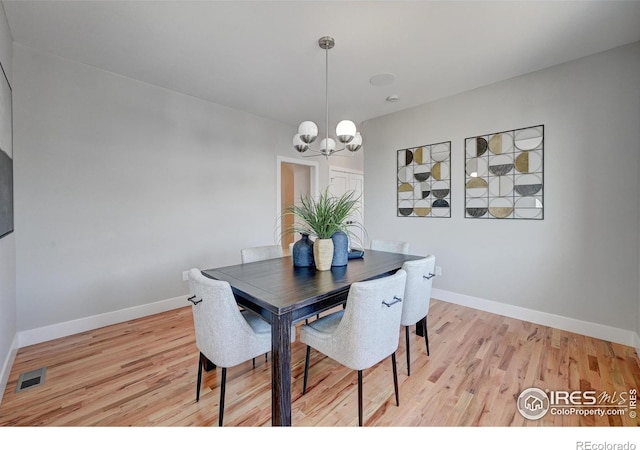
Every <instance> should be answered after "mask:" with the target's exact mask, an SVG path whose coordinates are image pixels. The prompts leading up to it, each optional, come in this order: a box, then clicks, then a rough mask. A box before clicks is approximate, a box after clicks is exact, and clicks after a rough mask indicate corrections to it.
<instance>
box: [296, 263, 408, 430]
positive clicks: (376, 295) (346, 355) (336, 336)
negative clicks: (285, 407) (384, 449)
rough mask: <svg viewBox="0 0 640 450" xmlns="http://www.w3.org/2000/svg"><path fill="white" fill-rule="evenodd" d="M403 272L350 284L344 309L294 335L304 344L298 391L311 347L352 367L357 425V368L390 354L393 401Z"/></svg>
mask: <svg viewBox="0 0 640 450" xmlns="http://www.w3.org/2000/svg"><path fill="white" fill-rule="evenodd" d="M406 278H407V274H406V272H405V271H404V270H402V269H400V270H398V271H397V272H396V273H395V274H393V275H389V276H387V277H384V278H378V279H375V280H371V281H362V282H357V283H353V284H352V285H351V287H350V288H349V294H348V295H347V304H346V308H345V309H344V310H341V311H337V312H334V313H331V314H328V315H326V316H324V317H322V318H320V319H318V320H315V321H313V322H311V323H310V324H308V325H302V326H301V327H300V340H301V341H302V342H303V343H305V344H306V345H307V356H306V360H305V366H304V385H303V390H302V392H303V394H305V393H306V392H307V378H308V374H309V359H310V358H309V357H310V352H311V347H313V348H314V349H316V350H318V351H319V352H321V353H324V354H325V355H327V356H328V357H330V358H331V359H333V360H335V361H337V362H338V363H340V364H342V365H344V366H346V367H348V368H350V369H352V370H357V371H358V424H359V425H360V426H362V423H363V412H362V372H363V370H364V369H368V368H370V367H373V366H374V365H375V364H377V363H379V362H380V361H382V360H383V359H385V358H387V357H388V356H391V362H392V365H393V387H394V390H395V395H396V405H398V406H400V397H399V395H398V374H397V370H396V353H395V352H396V350H397V348H398V338H399V337H400V333H399V329H400V318H401V316H402V297H404V290H405V282H406Z"/></svg>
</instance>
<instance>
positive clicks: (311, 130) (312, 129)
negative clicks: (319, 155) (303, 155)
mask: <svg viewBox="0 0 640 450" xmlns="http://www.w3.org/2000/svg"><path fill="white" fill-rule="evenodd" d="M298 134H299V135H300V139H302V142H304V143H305V144H311V143H312V142H313V141H315V140H316V138H317V137H318V125H316V124H315V123H314V122H312V121H310V120H305V121H304V122H302V123H301V124H300V126H299V127H298Z"/></svg>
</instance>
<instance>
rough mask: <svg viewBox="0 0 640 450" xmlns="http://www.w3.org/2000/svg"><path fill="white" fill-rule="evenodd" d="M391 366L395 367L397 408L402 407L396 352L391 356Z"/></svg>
mask: <svg viewBox="0 0 640 450" xmlns="http://www.w3.org/2000/svg"><path fill="white" fill-rule="evenodd" d="M391 364H392V365H393V389H394V390H395V391H396V406H400V395H399V394H398V369H397V368H396V352H393V353H392V354H391Z"/></svg>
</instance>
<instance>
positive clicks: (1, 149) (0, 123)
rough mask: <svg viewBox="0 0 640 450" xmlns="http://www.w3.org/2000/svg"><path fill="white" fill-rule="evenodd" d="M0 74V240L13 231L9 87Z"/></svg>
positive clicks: (6, 80) (3, 74) (7, 81)
mask: <svg viewBox="0 0 640 450" xmlns="http://www.w3.org/2000/svg"><path fill="white" fill-rule="evenodd" d="M0 68H2V74H0V238H1V237H4V236H6V235H7V234H9V233H11V232H12V231H13V159H12V157H13V131H12V126H13V123H12V111H11V86H10V85H9V80H8V79H7V76H6V74H5V73H4V68H3V67H2V65H1V64H0Z"/></svg>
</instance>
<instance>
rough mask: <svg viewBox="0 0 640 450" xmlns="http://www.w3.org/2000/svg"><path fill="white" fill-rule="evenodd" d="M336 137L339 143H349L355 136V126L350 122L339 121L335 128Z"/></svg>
mask: <svg viewBox="0 0 640 450" xmlns="http://www.w3.org/2000/svg"><path fill="white" fill-rule="evenodd" d="M336 135H337V136H338V140H339V141H340V142H342V143H347V142H350V141H351V140H352V139H353V138H354V137H355V135H356V124H355V123H353V122H352V121H350V120H342V121H340V123H338V126H337V127H336Z"/></svg>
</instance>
